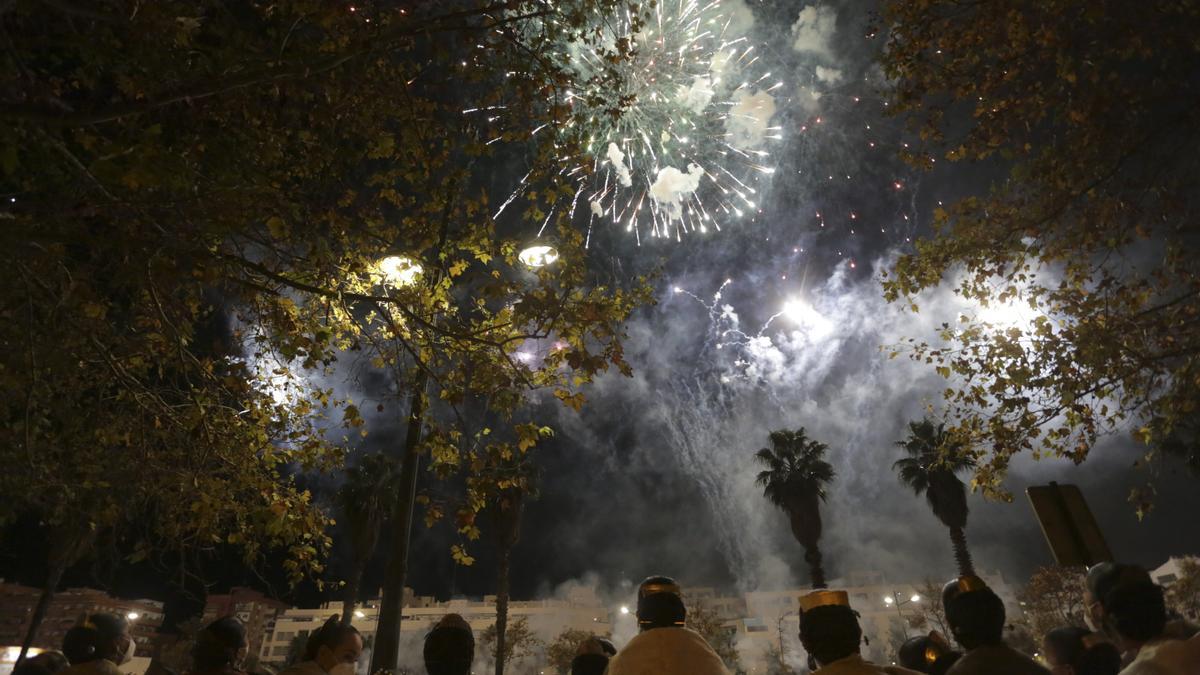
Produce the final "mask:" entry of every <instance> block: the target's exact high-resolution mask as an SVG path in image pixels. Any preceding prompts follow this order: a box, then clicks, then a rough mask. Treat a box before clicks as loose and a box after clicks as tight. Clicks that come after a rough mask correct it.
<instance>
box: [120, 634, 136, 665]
mask: <svg viewBox="0 0 1200 675" xmlns="http://www.w3.org/2000/svg"><path fill="white" fill-rule="evenodd" d="M136 651H137V643H136V642H134V641H133V638H129V646H128V647H126V648H125V653H124V654H121V655H120V657H118V660H117V665H118V666H123V665H125V664H126V663H129V662H130V661H132V660H133V654H134V652H136Z"/></svg>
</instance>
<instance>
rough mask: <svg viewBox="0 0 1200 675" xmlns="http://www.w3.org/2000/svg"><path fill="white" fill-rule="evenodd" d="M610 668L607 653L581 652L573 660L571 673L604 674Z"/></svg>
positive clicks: (572, 674)
mask: <svg viewBox="0 0 1200 675" xmlns="http://www.w3.org/2000/svg"><path fill="white" fill-rule="evenodd" d="M605 668H608V656H607V655H606V654H580V655H578V656H576V657H575V659H574V660H572V661H571V675H603V674H604V669H605Z"/></svg>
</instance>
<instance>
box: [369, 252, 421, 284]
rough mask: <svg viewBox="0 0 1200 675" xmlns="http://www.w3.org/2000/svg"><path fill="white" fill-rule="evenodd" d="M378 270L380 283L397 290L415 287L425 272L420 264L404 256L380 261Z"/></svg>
mask: <svg viewBox="0 0 1200 675" xmlns="http://www.w3.org/2000/svg"><path fill="white" fill-rule="evenodd" d="M376 268H377V269H376V272H377V273H378V276H379V278H380V281H382V282H383V283H384V284H387V285H389V286H394V287H396V288H401V287H404V286H411V285H413V284H414V283H416V281H417V279H418V278H419V277H420V276H421V272H422V271H423V270H422V268H421V265H420V264H419V263H417V262H416V261H415V260H413V259H412V258H409V257H406V256H402V255H390V256H388V257H386V258H384V259H383V260H380V261H379V264H378V265H376Z"/></svg>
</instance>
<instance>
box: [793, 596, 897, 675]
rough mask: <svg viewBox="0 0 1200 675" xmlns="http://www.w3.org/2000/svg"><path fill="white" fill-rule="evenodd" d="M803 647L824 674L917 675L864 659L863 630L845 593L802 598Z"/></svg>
mask: <svg viewBox="0 0 1200 675" xmlns="http://www.w3.org/2000/svg"><path fill="white" fill-rule="evenodd" d="M800 644H802V645H804V650H805V651H806V652H808V654H809V657H810V661H815V662H816V671H817V672H818V673H821V675H879V674H880V673H890V674H891V675H917V674H916V671H913V670H909V669H907V668H901V667H896V666H877V665H875V664H874V663H871V662H870V661H866V660H864V659H863V657H862V655H861V645H862V627H861V626H859V625H858V613H857V612H855V611H854V610H853V609H851V607H850V596H849V595H848V594H847V593H846V591H826V590H821V591H813V592H812V593H808V594H806V595H803V596H801V597H800Z"/></svg>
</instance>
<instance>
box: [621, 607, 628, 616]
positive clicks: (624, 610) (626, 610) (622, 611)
mask: <svg viewBox="0 0 1200 675" xmlns="http://www.w3.org/2000/svg"><path fill="white" fill-rule="evenodd" d="M621 613H622V614H628V613H629V608H628V607H626V606H624V605H621Z"/></svg>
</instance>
